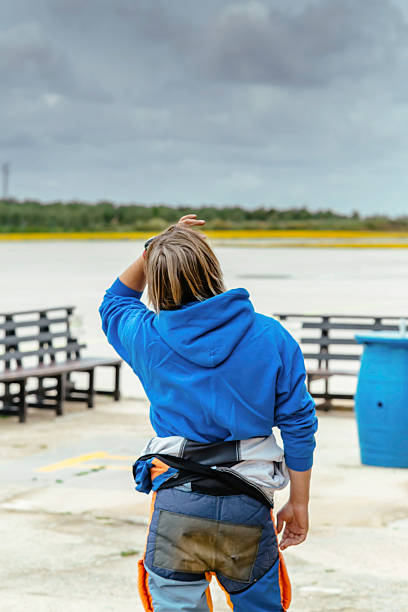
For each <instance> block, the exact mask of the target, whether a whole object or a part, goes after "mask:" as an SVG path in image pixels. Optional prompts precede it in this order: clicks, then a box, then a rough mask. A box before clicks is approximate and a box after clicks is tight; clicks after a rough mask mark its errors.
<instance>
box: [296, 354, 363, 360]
mask: <svg viewBox="0 0 408 612" xmlns="http://www.w3.org/2000/svg"><path fill="white" fill-rule="evenodd" d="M303 357H304V358H305V359H318V360H319V361H330V360H333V359H335V360H339V361H340V360H341V361H348V360H349V359H350V360H351V361H359V360H360V358H361V356H360V355H357V354H350V353H349V354H348V355H344V354H341V355H337V354H335V353H303Z"/></svg>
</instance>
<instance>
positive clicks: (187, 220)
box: [179, 213, 205, 225]
mask: <svg viewBox="0 0 408 612" xmlns="http://www.w3.org/2000/svg"><path fill="white" fill-rule="evenodd" d="M196 217H197V215H196V214H194V213H190V214H189V215H184V217H181V219H180V220H179V223H182V224H184V225H204V224H205V221H204V219H197V218H196Z"/></svg>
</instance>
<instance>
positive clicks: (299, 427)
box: [275, 334, 317, 472]
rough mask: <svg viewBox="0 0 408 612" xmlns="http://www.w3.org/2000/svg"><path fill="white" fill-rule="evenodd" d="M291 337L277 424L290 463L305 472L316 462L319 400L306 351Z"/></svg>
mask: <svg viewBox="0 0 408 612" xmlns="http://www.w3.org/2000/svg"><path fill="white" fill-rule="evenodd" d="M288 336H289V338H287V340H286V342H285V346H284V350H283V352H282V367H281V368H280V370H279V373H278V378H277V387H276V403H275V424H276V425H277V427H279V429H280V431H281V435H282V440H283V445H284V451H285V460H286V464H287V466H288V467H289V468H290V469H292V470H296V471H298V472H305V471H307V470H309V469H310V468H311V467H312V465H313V451H314V448H315V446H316V442H315V437H314V434H315V432H316V430H317V417H316V413H315V403H314V401H313V399H312V397H311V395H310V393H309V392H308V391H307V389H306V384H305V379H306V369H305V364H304V359H303V355H302V351H301V350H300V347H299V345H298V343H297V342H296V341H295V340H294V338H292V336H290V335H289V334H288Z"/></svg>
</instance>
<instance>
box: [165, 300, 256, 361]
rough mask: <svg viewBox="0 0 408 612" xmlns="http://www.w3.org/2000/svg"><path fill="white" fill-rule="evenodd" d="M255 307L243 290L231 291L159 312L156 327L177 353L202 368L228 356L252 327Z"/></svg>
mask: <svg viewBox="0 0 408 612" xmlns="http://www.w3.org/2000/svg"><path fill="white" fill-rule="evenodd" d="M254 318H255V312H254V307H253V306H252V303H251V301H250V299H249V293H248V291H247V290H246V289H230V290H229V291H225V292H224V293H220V294H219V295H215V296H214V297H211V298H208V299H207V300H204V301H203V302H191V303H190V304H186V305H184V306H182V307H181V308H180V309H178V310H161V311H160V313H159V314H158V315H157V316H156V317H155V322H154V324H155V326H156V329H157V331H158V333H159V334H160V336H161V337H162V338H163V340H164V341H165V342H166V344H168V345H169V346H170V347H171V348H172V349H173V350H174V351H176V353H178V354H179V355H181V356H182V357H184V358H185V359H187V360H188V361H191V362H192V363H195V364H197V365H200V366H203V367H205V368H213V367H216V366H217V365H218V364H220V363H221V362H222V361H224V360H225V359H227V357H229V356H230V354H231V353H232V351H233V350H234V349H235V347H236V345H237V344H238V343H239V341H240V340H241V338H242V337H243V336H244V334H245V333H246V332H247V330H248V329H249V327H250V326H251V325H252V323H253V321H254Z"/></svg>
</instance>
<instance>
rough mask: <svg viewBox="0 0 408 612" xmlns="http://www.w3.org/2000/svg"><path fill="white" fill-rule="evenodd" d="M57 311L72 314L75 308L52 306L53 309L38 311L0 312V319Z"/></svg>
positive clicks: (40, 309) (39, 309)
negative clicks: (65, 311)
mask: <svg viewBox="0 0 408 612" xmlns="http://www.w3.org/2000/svg"><path fill="white" fill-rule="evenodd" d="M57 310H67V311H68V313H69V314H72V313H73V311H74V310H75V306H52V307H51V308H38V309H36V310H17V311H13V312H0V317H14V316H15V315H28V314H40V312H55V311H57Z"/></svg>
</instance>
